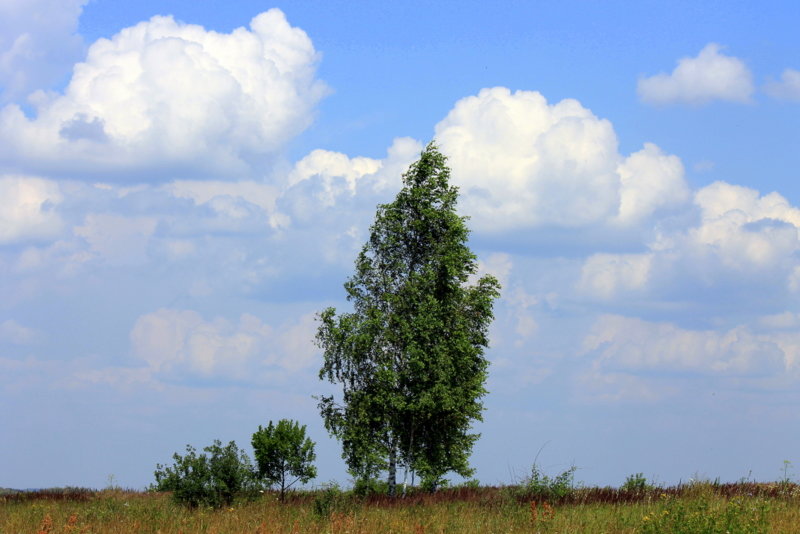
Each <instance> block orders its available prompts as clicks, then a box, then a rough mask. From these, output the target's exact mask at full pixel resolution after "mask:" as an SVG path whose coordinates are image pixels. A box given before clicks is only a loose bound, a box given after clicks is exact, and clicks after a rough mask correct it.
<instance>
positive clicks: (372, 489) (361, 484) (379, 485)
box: [353, 478, 389, 497]
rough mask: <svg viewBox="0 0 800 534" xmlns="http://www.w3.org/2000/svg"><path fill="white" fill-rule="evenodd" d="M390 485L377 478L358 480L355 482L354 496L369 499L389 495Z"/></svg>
mask: <svg viewBox="0 0 800 534" xmlns="http://www.w3.org/2000/svg"><path fill="white" fill-rule="evenodd" d="M388 493H389V483H388V482H386V481H385V480H381V479H377V478H357V479H356V480H355V481H354V482H353V495H356V496H358V497H368V496H370V495H387V494H388Z"/></svg>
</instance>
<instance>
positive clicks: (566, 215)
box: [436, 87, 688, 231]
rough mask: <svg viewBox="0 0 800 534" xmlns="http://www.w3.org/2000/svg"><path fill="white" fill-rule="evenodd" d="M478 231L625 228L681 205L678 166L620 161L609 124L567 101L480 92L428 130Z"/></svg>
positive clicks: (656, 152)
mask: <svg viewBox="0 0 800 534" xmlns="http://www.w3.org/2000/svg"><path fill="white" fill-rule="evenodd" d="M436 138H437V140H438V141H439V144H440V146H441V148H442V151H443V152H444V153H445V154H447V155H448V158H449V164H450V166H451V168H452V175H453V181H454V183H455V184H456V185H458V186H460V188H461V193H462V195H463V199H462V205H463V210H464V211H465V213H467V214H468V215H470V216H471V217H472V220H473V224H474V225H475V226H476V227H477V228H478V229H480V230H487V231H505V230H510V229H521V228H525V227H536V226H540V227H541V226H555V227H563V228H581V227H584V228H585V227H593V226H597V225H598V224H600V225H631V224H636V223H639V222H641V221H642V220H644V219H646V218H647V217H649V216H651V215H652V214H653V213H654V212H655V211H657V210H660V209H662V208H665V207H675V206H676V205H681V204H682V203H685V202H686V200H687V199H688V189H687V186H686V184H685V181H684V179H683V166H682V164H681V163H680V160H679V159H678V158H677V157H675V156H669V155H666V154H664V153H663V152H662V151H661V150H660V149H659V148H658V147H656V146H655V145H652V144H649V143H648V144H647V145H645V147H644V148H643V149H642V150H641V151H639V152H637V153H635V154H632V155H630V156H629V157H627V158H625V157H623V156H622V155H620V154H619V152H618V148H617V145H618V143H617V137H616V134H615V133H614V129H613V127H612V125H611V123H610V122H609V121H607V120H605V119H600V118H598V117H596V116H595V115H594V114H593V113H592V112H591V111H590V110H588V109H586V108H585V107H583V106H582V105H581V104H580V103H579V102H578V101H576V100H569V99H568V100H563V101H561V102H558V103H556V104H549V103H548V102H547V101H546V100H545V98H544V97H543V96H542V95H541V94H539V93H537V92H533V91H517V92H514V93H512V92H511V91H509V90H508V89H506V88H503V87H495V88H492V89H483V90H482V91H480V93H479V94H478V95H476V96H471V97H467V98H463V99H461V100H459V101H458V102H457V103H456V105H455V106H454V107H453V109H452V110H451V111H450V113H448V115H447V117H445V118H444V120H442V121H441V122H439V123H438V124H437V125H436Z"/></svg>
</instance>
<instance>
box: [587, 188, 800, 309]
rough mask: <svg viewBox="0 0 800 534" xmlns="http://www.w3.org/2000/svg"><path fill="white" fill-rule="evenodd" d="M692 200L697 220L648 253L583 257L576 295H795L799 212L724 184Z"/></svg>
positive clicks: (669, 232) (660, 237)
mask: <svg viewBox="0 0 800 534" xmlns="http://www.w3.org/2000/svg"><path fill="white" fill-rule="evenodd" d="M693 200H694V202H693V203H694V206H695V209H696V211H697V216H696V218H695V219H693V220H692V219H685V220H682V221H681V224H676V225H674V226H670V227H665V228H662V229H661V230H659V231H658V232H657V234H656V236H655V237H654V239H652V240H651V241H650V242H648V243H647V251H645V252H642V253H638V254H614V253H597V254H594V255H592V256H590V257H588V258H587V259H586V260H585V261H584V263H583V267H582V270H581V277H580V280H579V282H578V283H577V289H578V291H579V293H580V294H582V295H586V296H589V297H592V298H598V299H602V300H614V299H618V298H621V297H626V296H630V295H633V294H636V295H639V296H641V295H648V294H649V295H650V296H651V297H657V296H658V295H662V296H665V295H664V294H663V290H664V288H669V287H673V288H676V287H684V288H686V287H707V288H710V287H715V286H720V287H726V286H728V289H731V285H732V286H733V287H735V288H736V289H737V291H739V292H741V296H744V297H746V298H750V299H752V298H753V297H754V296H757V295H754V293H753V292H752V291H750V290H748V289H747V288H751V289H752V288H753V286H757V287H759V288H760V289H759V291H762V292H763V291H764V290H765V289H767V288H771V291H772V292H774V293H775V294H781V293H785V291H786V290H787V289H788V290H792V291H797V290H800V261H798V253H800V234H799V233H798V230H799V229H800V209H798V208H796V207H794V206H792V205H791V204H790V203H789V202H788V201H787V200H786V199H785V198H784V197H783V196H781V195H779V194H778V193H769V194H767V195H763V196H762V195H760V193H759V192H758V191H756V190H754V189H750V188H747V187H742V186H736V185H732V184H728V183H725V182H715V183H713V184H710V185H708V186H706V187H703V188H701V189H699V190H697V191H696V192H695V194H694V199H693ZM707 297H708V295H707V294H698V295H685V296H684V297H683V298H690V299H696V298H701V299H702V298H707ZM727 297H728V298H731V297H732V295H730V294H728V295H727ZM751 304H752V302H751Z"/></svg>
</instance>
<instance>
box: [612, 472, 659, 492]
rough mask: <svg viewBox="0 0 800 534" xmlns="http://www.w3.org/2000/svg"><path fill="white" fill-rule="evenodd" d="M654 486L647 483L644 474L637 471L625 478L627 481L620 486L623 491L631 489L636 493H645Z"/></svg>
mask: <svg viewBox="0 0 800 534" xmlns="http://www.w3.org/2000/svg"><path fill="white" fill-rule="evenodd" d="M652 487H653V486H651V485H650V484H648V483H647V479H646V478H645V476H644V474H642V473H636V474H634V475H628V477H627V478H626V479H625V483H624V484H623V485H622V487H621V488H620V489H621V490H623V491H631V492H635V493H643V492H645V491H647V490H649V489H651V488H652Z"/></svg>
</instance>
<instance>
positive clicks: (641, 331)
mask: <svg viewBox="0 0 800 534" xmlns="http://www.w3.org/2000/svg"><path fill="white" fill-rule="evenodd" d="M776 341H777V340H775V339H771V338H770V336H767V335H758V334H755V333H753V332H752V331H751V330H750V329H749V328H747V327H746V326H738V327H736V328H733V329H730V330H727V331H716V330H687V329H684V328H680V327H678V326H676V325H674V324H671V323H653V322H648V321H644V320H641V319H637V318H632V317H623V316H619V315H603V316H601V317H599V318H598V319H597V320H596V321H595V323H594V325H593V326H592V328H591V330H590V332H589V334H588V335H587V336H586V337H585V339H584V342H583V349H584V352H585V353H587V354H592V355H593V356H594V357H595V358H597V360H598V362H599V363H600V364H601V366H602V367H603V368H605V369H608V370H610V371H616V372H619V371H638V372H643V371H648V370H651V371H652V370H662V371H664V370H668V371H685V372H690V373H700V374H721V375H731V376H769V375H776V374H779V373H783V372H785V371H786V370H787V368H788V367H789V365H790V362H793V361H794V360H795V355H794V354H787V352H786V351H785V350H784V349H785V346H781V344H779V343H778V342H776Z"/></svg>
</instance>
